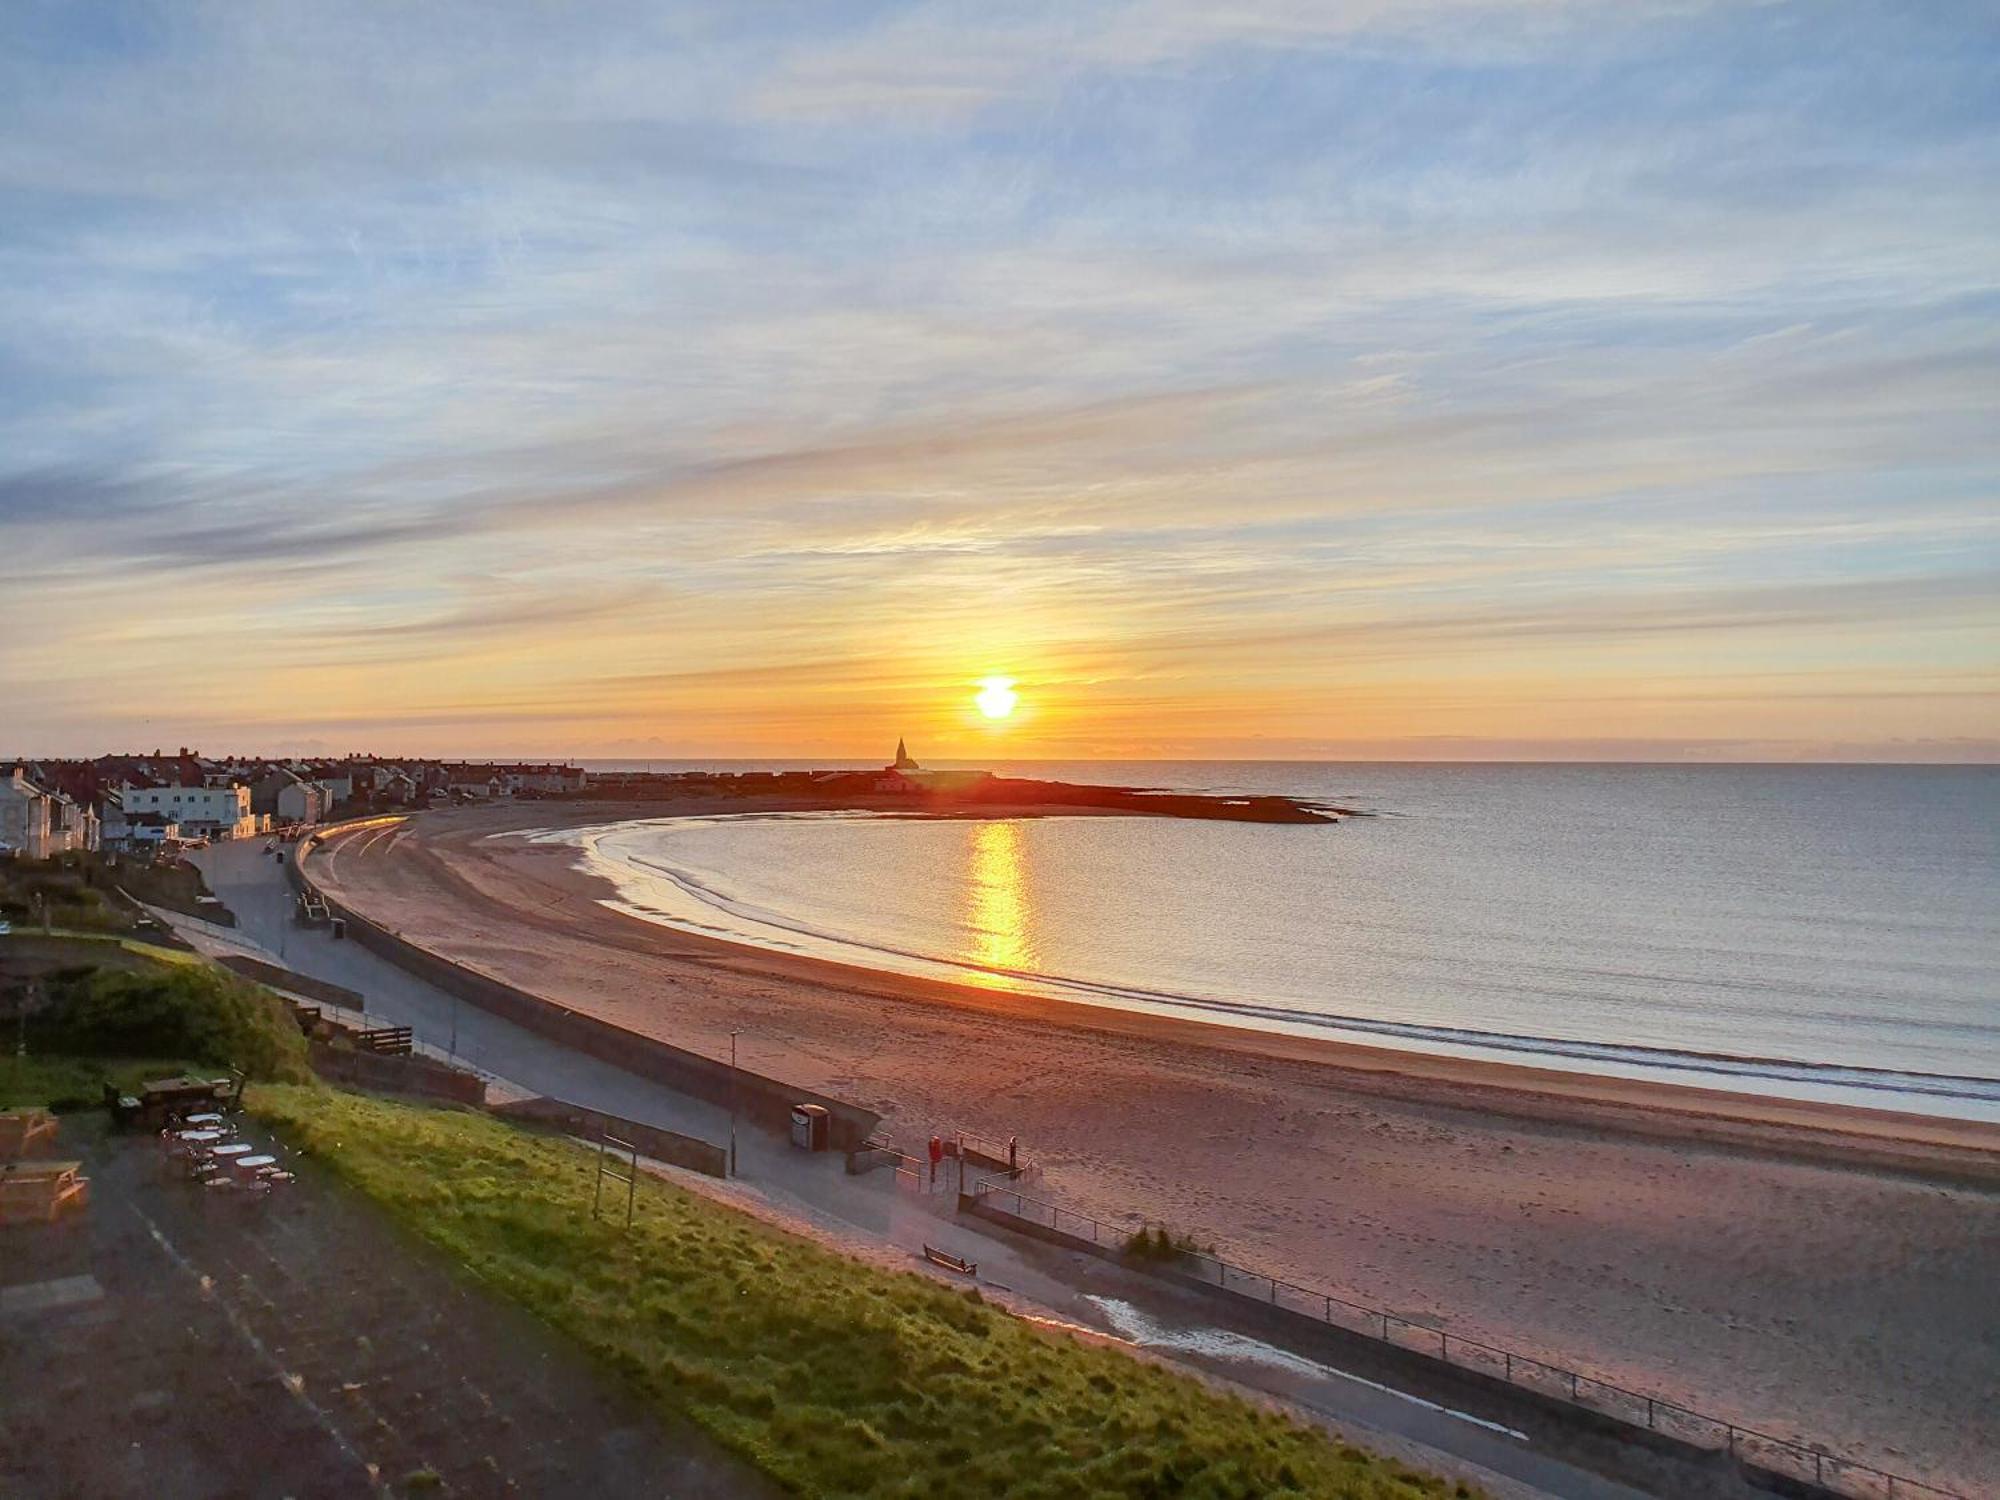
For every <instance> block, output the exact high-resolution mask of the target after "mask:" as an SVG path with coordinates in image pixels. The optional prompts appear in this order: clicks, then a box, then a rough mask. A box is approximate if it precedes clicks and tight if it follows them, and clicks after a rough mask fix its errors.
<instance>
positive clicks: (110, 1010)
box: [27, 963, 310, 1081]
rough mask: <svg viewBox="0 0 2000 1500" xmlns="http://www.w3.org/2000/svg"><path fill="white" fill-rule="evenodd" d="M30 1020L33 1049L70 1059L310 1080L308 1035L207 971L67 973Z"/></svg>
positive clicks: (243, 987)
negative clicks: (154, 1061)
mask: <svg viewBox="0 0 2000 1500" xmlns="http://www.w3.org/2000/svg"><path fill="white" fill-rule="evenodd" d="M48 988H49V991H50V1000H49V1003H48V1004H47V1005H46V1006H45V1007H43V1008H41V1009H39V1010H36V1011H33V1012H32V1013H31V1014H30V1015H29V1017H28V1023H27V1034H28V1046H29V1050H30V1051H31V1052H33V1053H36V1054H61V1055H68V1056H74V1057H191V1058H194V1059H196V1060H197V1061H199V1062H202V1063H204V1064H208V1065H211V1066H217V1067H237V1068H241V1069H243V1070H244V1071H245V1072H246V1073H248V1074H249V1075H250V1076H251V1077H252V1078H269V1079H277V1080H281V1081H296V1080H299V1079H303V1078H307V1077H309V1076H310V1073H309V1071H308V1069H307V1065H306V1043H305V1037H304V1036H303V1034H302V1033H301V1032H300V1031H299V1027H298V1023H297V1022H296V1021H295V1020H294V1019H293V1018H292V1012H291V1009H290V1007H289V1006H287V1005H286V1004H285V1002H284V1001H283V1000H281V999H280V998H279V997H278V996H276V995H274V994H272V993H271V992H270V991H269V990H267V989H265V988H263V986H261V985H257V984H253V983H251V982H250V981H249V980H247V979H243V978H240V977H238V976H237V975H235V974H232V973H230V972H229V971H228V970H226V969H220V968H213V967H210V966H208V965H206V964H200V965H191V964H152V963H145V964H141V965H139V966H138V967H127V968H114V967H98V968H95V969H84V970H81V971H74V972H72V971H61V972H58V973H57V974H55V975H52V976H50V979H49V985H48Z"/></svg>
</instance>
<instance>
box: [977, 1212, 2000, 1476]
mask: <svg viewBox="0 0 2000 1500" xmlns="http://www.w3.org/2000/svg"><path fill="white" fill-rule="evenodd" d="M994 1195H1005V1196H1007V1197H1009V1198H1012V1199H1013V1200H1014V1202H1015V1205H1016V1209H1017V1212H1016V1213H1015V1215H1014V1217H1016V1218H1020V1219H1024V1220H1029V1221H1031V1222H1040V1220H1039V1219H1038V1218H1037V1216H1036V1215H1034V1214H1031V1213H1027V1212H1025V1211H1019V1210H1026V1209H1028V1208H1031V1207H1032V1208H1034V1209H1037V1210H1040V1211H1042V1212H1043V1213H1046V1214H1047V1215H1048V1225H1049V1227H1050V1228H1051V1229H1058V1228H1060V1221H1061V1220H1063V1219H1069V1220H1073V1221H1075V1222H1077V1223H1079V1224H1083V1225H1087V1226H1088V1227H1089V1229H1090V1241H1091V1243H1092V1244H1093V1245H1099V1246H1103V1245H1107V1244H1108V1245H1109V1246H1111V1247H1113V1248H1116V1247H1118V1246H1121V1245H1123V1244H1125V1243H1126V1242H1127V1241H1128V1240H1130V1239H1131V1237H1132V1231H1130V1230H1127V1229H1121V1228H1119V1227H1118V1226H1117V1225H1115V1224H1110V1223H1107V1222H1105V1221H1104V1220H1102V1219H1098V1218H1094V1217H1092V1216H1091V1215H1090V1214H1086V1213H1080V1212H1078V1211H1077V1210H1076V1209H1073V1208H1064V1207H1062V1206H1061V1205H1059V1204H1055V1203H1050V1202H1047V1201H1046V1200H1044V1199H1040V1198H1030V1197H1028V1196H1027V1195H1026V1194H1025V1193H1022V1192H1021V1191H1020V1190H1019V1189H1018V1188H1015V1187H1012V1186H1010V1185H1009V1184H1008V1182H1007V1181H1006V1179H1005V1178H1001V1177H982V1178H980V1179H979V1180H978V1181H976V1182H974V1183H973V1184H972V1196H973V1198H974V1199H981V1198H985V1197H988V1196H994ZM1079 1238H1081V1236H1079ZM1179 1255H1180V1257H1181V1259H1182V1260H1184V1261H1192V1262H1194V1263H1195V1264H1196V1265H1198V1266H1213V1267H1214V1268H1215V1275H1214V1278H1213V1280H1214V1285H1216V1286H1217V1287H1219V1288H1221V1289H1222V1290H1224V1291H1236V1292H1238V1294H1239V1295H1244V1293H1242V1292H1241V1290H1240V1288H1241V1286H1242V1285H1245V1284H1247V1285H1251V1286H1263V1287H1268V1288H1269V1292H1268V1295H1267V1296H1266V1297H1264V1298H1260V1299H1259V1300H1263V1301H1267V1302H1268V1303H1269V1304H1270V1305H1271V1306H1273V1307H1279V1308H1283V1309H1284V1310H1286V1311H1289V1312H1297V1313H1301V1314H1302V1315H1303V1316H1309V1317H1317V1318H1318V1319H1319V1321H1321V1322H1324V1323H1327V1324H1330V1325H1331V1326H1333V1327H1336V1328H1345V1329H1347V1331H1348V1332H1351V1333H1358V1334H1360V1335H1361V1336H1363V1337H1365V1338H1372V1339H1378V1340H1380V1341H1381V1342H1383V1343H1387V1344H1393V1345H1395V1346H1396V1347H1397V1348H1401V1349H1410V1348H1412V1347H1413V1346H1412V1345H1411V1344H1409V1343H1408V1342H1406V1341H1405V1340H1404V1339H1402V1338H1394V1337H1391V1334H1390V1330H1391V1329H1392V1328H1393V1329H1400V1330H1410V1331H1415V1332H1417V1333H1420V1334H1423V1335H1426V1336H1427V1337H1426V1338H1425V1342H1426V1343H1428V1342H1429V1338H1430V1337H1435V1338H1436V1340H1437V1358H1439V1359H1441V1360H1443V1361H1445V1362H1446V1363H1447V1364H1455V1365H1458V1366H1459V1367H1461V1368H1463V1369H1467V1370H1473V1371H1476V1372H1478V1373H1481V1374H1486V1375H1497V1376H1498V1377H1499V1378H1501V1379H1503V1380H1505V1381H1506V1382H1507V1383H1508V1384H1510V1385H1519V1386H1523V1387H1525V1388H1527V1389H1529V1390H1534V1391H1537V1392H1538V1393H1540V1394H1542V1395H1545V1396H1554V1397H1556V1398H1557V1399H1558V1400H1566V1401H1568V1402H1570V1403H1571V1404H1573V1405H1576V1406H1581V1407H1585V1408H1586V1409H1588V1410H1590V1411H1594V1412H1597V1413H1599V1414H1600V1415H1603V1416H1609V1417H1612V1418H1615V1419H1616V1420H1618V1421H1622V1422H1625V1423H1627V1424H1628V1425H1630V1426H1634V1427H1638V1426H1642V1425H1643V1426H1644V1427H1645V1428H1646V1429H1647V1430H1648V1431H1652V1432H1667V1433H1669V1434H1670V1435H1673V1436H1678V1437H1680V1438H1681V1439H1682V1440H1683V1441H1686V1442H1689V1443H1693V1444H1695V1445H1696V1446H1699V1447H1708V1448H1721V1449H1725V1450H1727V1452H1728V1453H1729V1454H1730V1456H1731V1457H1741V1458H1755V1459H1758V1460H1759V1461H1761V1460H1763V1459H1767V1458H1770V1457H1773V1456H1775V1457H1781V1458H1783V1459H1785V1460H1786V1461H1788V1462H1790V1463H1791V1464H1792V1465H1793V1466H1794V1470H1795V1473H1796V1476H1797V1477H1798V1478H1801V1479H1810V1480H1812V1481H1813V1483H1815V1484H1818V1485H1821V1486H1822V1487H1825V1486H1829V1485H1831V1486H1834V1487H1836V1488H1837V1489H1838V1490H1839V1492H1840V1493H1842V1494H1845V1495H1850V1496H1853V1497H1854V1500H1896V1497H1897V1496H1909V1497H1911V1500H1918V1497H1933V1500H1966V1497H1965V1496H1962V1495H1960V1494H1958V1493H1957V1492H1956V1491H1953V1490H1947V1489H1941V1488H1939V1487H1938V1486H1937V1485H1934V1484H1926V1483H1924V1482H1923V1481H1922V1480H1917V1479H1911V1478H1909V1477H1908V1476H1906V1475H1902V1474H1895V1473H1891V1472H1890V1471H1889V1470H1887V1469H1878V1468H1876V1467H1875V1466H1874V1465H1872V1464H1865V1463H1862V1462H1861V1461H1860V1460H1859V1459H1853V1458H1843V1457H1841V1456H1840V1455H1839V1454H1837V1453H1833V1452H1830V1451H1829V1450H1827V1449H1824V1448H1818V1447H1810V1446H1808V1445H1806V1444H1804V1443H1795V1442H1793V1441H1791V1440H1790V1439H1788V1438H1781V1437H1774V1436H1772V1435H1771V1434H1770V1433H1768V1432H1759V1431H1758V1430H1757V1429H1756V1428H1754V1427H1745V1426H1743V1425H1742V1424H1741V1423H1738V1422H1731V1421H1728V1420H1726V1419H1724V1418H1722V1417H1716V1416H1710V1415H1709V1414H1708V1413H1706V1412H1702V1411H1697V1410H1695V1409H1694V1408H1693V1407H1690V1406H1684V1405H1682V1404H1680V1403H1679V1402H1675V1401H1669V1400H1667V1399H1666V1398H1665V1397H1664V1396H1648V1395H1646V1394H1644V1393H1643V1392H1640V1391H1634V1390H1629V1389H1627V1388H1626V1387H1624V1386H1621V1385H1614V1384H1613V1383H1612V1382H1610V1381H1608V1380H1600V1379H1598V1378H1597V1377H1596V1376H1594V1375H1585V1374H1582V1373H1580V1372H1579V1371H1576V1370H1573V1369H1569V1368H1567V1367H1565V1366H1562V1365H1554V1364H1550V1363H1549V1362H1548V1361H1547V1360H1543V1359H1536V1358H1534V1357H1533V1356H1531V1355H1526V1354H1517V1353H1515V1352H1514V1351H1513V1350H1511V1349H1504V1348H1502V1347H1500V1346H1499V1345H1497V1344H1488V1343H1485V1342H1483V1341H1481V1340H1479V1339H1471V1338H1467V1337H1465V1336H1464V1335H1463V1334H1452V1333H1447V1332H1445V1330H1444V1329H1442V1328H1431V1327H1429V1326H1427V1325H1425V1324H1422V1323H1414V1322H1411V1321H1410V1320H1409V1319H1408V1318H1401V1317H1398V1316H1397V1315H1396V1314H1394V1313H1392V1312H1389V1311H1387V1310H1385V1309H1383V1308H1379V1307H1370V1306H1368V1305H1367V1304H1366V1303H1361V1302H1352V1301H1349V1300H1348V1299H1347V1298H1345V1297H1336V1296H1334V1295H1333V1294H1331V1293H1330V1292H1323V1291H1316V1290H1314V1289H1313V1288H1311V1287H1303V1286H1299V1285H1298V1284H1296V1283H1295V1282H1290V1281H1281V1280H1279V1279H1278V1278H1277V1277H1275V1276H1270V1275H1267V1274H1266V1273H1264V1272H1262V1271H1252V1270H1248V1269H1247V1268H1245V1267H1242V1266H1238V1265H1235V1264H1233V1263H1232V1262H1230V1261H1226V1260H1223V1259H1222V1258H1221V1257H1220V1256H1215V1255H1209V1254H1206V1253H1204V1252H1202V1251H1199V1250H1184V1251H1180V1252H1179ZM1232 1276H1234V1277H1235V1278H1236V1280H1237V1283H1238V1285H1237V1286H1232V1285H1231V1283H1230V1278H1231V1277H1232ZM1202 1279H1203V1280H1205V1281H1206V1280H1209V1279H1210V1278H1209V1277H1208V1276H1207V1275H1205V1274H1204V1275H1203V1277H1202ZM1285 1293H1290V1294H1291V1295H1290V1296H1289V1297H1287V1296H1285V1295H1284V1294H1285ZM1336 1308H1338V1309H1340V1310H1341V1311H1343V1312H1345V1313H1348V1314H1350V1315H1352V1316H1353V1317H1355V1318H1358V1319H1359V1320H1360V1321H1361V1323H1363V1324H1364V1325H1367V1326H1363V1327H1359V1328H1355V1327H1351V1326H1350V1325H1349V1324H1348V1323H1344V1322H1342V1321H1341V1320H1339V1319H1337V1318H1336V1317H1335V1316H1334V1311H1335V1309H1336ZM1376 1329H1379V1330H1380V1331H1379V1332H1377V1331H1375V1330H1376ZM1416 1352H1424V1353H1428V1352H1429V1351H1428V1350H1422V1351H1416ZM1550 1386H1553V1387H1554V1389H1553V1390H1551V1389H1549V1387H1550ZM1586 1398H1589V1399H1586ZM1606 1403H1609V1404H1606ZM1642 1410H1643V1412H1644V1414H1645V1415H1644V1418H1643V1421H1642V1420H1641V1418H1640V1417H1639V1415H1638V1413H1639V1412H1641V1411H1642ZM1704 1439H1706V1440H1705V1441H1704ZM1855 1481H1864V1482H1866V1483H1867V1485H1868V1486H1869V1487H1868V1488H1855V1487H1854V1484H1855Z"/></svg>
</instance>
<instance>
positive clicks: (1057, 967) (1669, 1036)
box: [534, 761, 2000, 1119]
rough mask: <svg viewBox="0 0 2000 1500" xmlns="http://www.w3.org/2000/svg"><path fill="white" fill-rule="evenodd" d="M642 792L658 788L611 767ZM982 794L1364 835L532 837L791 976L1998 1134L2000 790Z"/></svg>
mask: <svg viewBox="0 0 2000 1500" xmlns="http://www.w3.org/2000/svg"><path fill="white" fill-rule="evenodd" d="M633 764H649V763H634V762H615V763H613V762H606V763H603V767H604V768H606V769H608V768H610V767H611V766H613V765H617V766H627V765H633ZM650 764H653V765H655V766H656V768H658V769H662V770H670V769H687V768H692V767H694V766H696V765H700V764H708V765H716V764H717V763H698V762H671V763H669V762H657V763H650ZM754 764H756V765H757V766H764V765H769V766H772V767H774V768H777V767H783V766H786V765H788V764H789V763H784V762H769V763H765V762H759V763H754ZM751 765H752V763H744V764H743V765H742V766H740V767H739V766H734V765H720V766H719V767H718V768H721V769H748V768H751ZM991 769H994V770H996V771H1000V772H1002V773H1006V774H1018V775H1028V776H1039V777H1049V778H1054V779H1060V780H1068V781H1089V782H1098V783H1110V784H1116V785H1126V786H1145V787H1161V788H1170V789H1174V790H1182V791H1204V792H1218V793H1248V792H1274V793H1280V794H1284V795H1288V796H1294V797H1302V798H1306V799H1309V800H1313V801H1317V802H1324V803H1329V804H1334V805H1337V806H1340V807H1344V808H1351V809H1354V810H1355V811H1356V813H1357V815H1356V816H1351V817H1345V818H1343V819H1342V820H1341V821H1340V822H1338V823H1337V824H1332V825H1321V826H1313V825H1306V826H1289V825H1284V826H1273V825H1265V824H1248V823H1226V822H1207V821H1189V820H1180V819H1172V818H1124V817H1087V816H1086V817H1061V816H1058V817H1043V818H1014V819H1001V820H991V821H987V820H960V819H925V818H915V817H909V816H898V815H883V814H873V813H805V814H778V815H757V814H751V815H729V816H718V817H698V818H682V819H648V820H641V821H637V822H627V823H620V824H615V825H607V826H601V827H596V828H591V829H586V830H581V831H578V830H567V831H559V832H549V833H545V834H538V835H534V836H535V837H540V838H546V839H550V840H557V841H564V842H569V843H573V844H575V845H576V847H577V849H578V857H579V859H580V860H581V861H582V862H584V863H585V864H586V865H587V866H588V867H589V868H591V869H592V870H594V871H596V872H597V873H599V874H602V875H604V876H606V877H608V878H609V879H610V880H612V881H613V882H614V883H615V884H616V887H617V889H618V892H619V895H618V898H617V902H616V904H617V905H618V906H619V907H620V908H621V909H623V910H626V911H628V912H630V913H632V914H633V915H635V916H639V917H642V918H644V919H646V920H648V921H653V922H659V923H663V924H665V925H668V926H673V927H679V928H684V929H687V930H690V931H694V932H701V933H707V934H711V935H714V936H719V937H725V938H729V939H733V940H736V941H739V942H745V943H752V944H758V945H762V946H765V947H769V948H773V949H779V950H783V951H786V952H794V953H803V954H810V955H816V956H820V957H824V958H829V959H834V960H837V961H840V962H843V963H849V964H859V965H863V966H868V967H874V968H879V969H888V970H894V971H897V972H901V973H908V974H919V975H928V976H933V977H938V978H946V979H953V980H958V981H961V982H968V983H972V984H976V985H982V986H987V987H991V988H996V989H1006V990H1020V991H1027V992H1031V993H1036V994H1043V995H1049V996H1053V997H1056V998H1060V999H1067V1000H1074V1001H1079V1002H1082V1003H1084V1004H1088V1005H1096V1006H1108V1007H1113V1008H1118V1009H1125V1010H1134V1011H1146V1012H1152V1013H1157V1014H1165V1015H1173V1016H1181V1017H1186V1018H1191V1019H1197V1020H1202V1021H1207V1022H1213V1023H1217V1024H1221V1025H1226V1026H1237V1027H1245V1028H1250V1029H1253V1030H1267V1031H1282V1032H1291V1033H1295V1034H1299V1035H1306V1036H1322V1037H1329V1038H1336V1039H1341V1040H1347V1041H1355V1042H1362V1043H1367V1044H1371V1045H1375V1046H1385V1047H1395V1048H1405V1049H1413V1050H1419V1051H1431V1052H1443V1053H1451V1054H1456V1055H1463V1056H1474V1057H1484V1058H1490V1059H1493V1060H1496V1061H1506V1062H1514V1063H1522V1064H1531V1065H1534V1066H1538V1067H1550V1068H1559V1069H1568V1070H1573V1071H1584V1072H1596V1073H1608V1074H1616V1075H1620V1076H1626V1077H1639V1078H1653V1079H1657V1080H1661V1081H1671V1082H1682V1083H1688V1084H1695V1085H1700V1086H1704V1087H1711V1088H1723V1089H1735V1090H1740V1091H1744V1092H1747V1093H1753V1094H1768V1095H1777V1096H1788V1097H1797V1098H1806V1099H1823V1100H1833V1101H1837V1102H1843V1103H1850V1104H1860V1105H1866V1106H1873V1107H1876V1108H1891V1109H1902V1110H1911V1111H1917V1112H1923V1113H1930V1114H1938V1115H1946V1116H1956V1117H1963V1118H1977V1119H2000V767H1991V766H1879V765H1869V766H1791V765H1785V766H1779V765H1671V766H1669V765H1539V764H1538V765H1527V764H1508V765H1490V764H1479V765H1468V764H1434V763H1426V764H1367V763H1354V762H1339V763H1329V764H1302V763H1292V762H1271V761H1249V762H1185V763H1179V762H1175V763H1170V762H1158V761H1149V762H1131V763H1113V762H1103V761H1093V762H1087V763H1067V762H1036V763H1016V764H1012V765H993V766H992V767H991Z"/></svg>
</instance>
